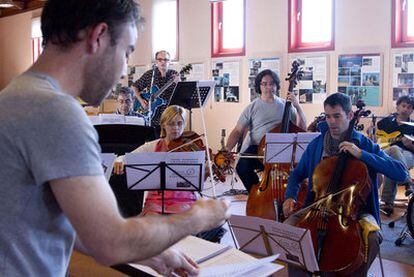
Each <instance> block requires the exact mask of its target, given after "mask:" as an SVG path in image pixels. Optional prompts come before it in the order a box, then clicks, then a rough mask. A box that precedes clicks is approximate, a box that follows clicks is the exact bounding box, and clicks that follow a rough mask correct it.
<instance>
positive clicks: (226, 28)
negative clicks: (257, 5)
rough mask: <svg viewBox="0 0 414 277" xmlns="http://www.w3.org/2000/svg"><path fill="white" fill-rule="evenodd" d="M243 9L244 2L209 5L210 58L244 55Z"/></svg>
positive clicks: (244, 15) (230, 0)
mask: <svg viewBox="0 0 414 277" xmlns="http://www.w3.org/2000/svg"><path fill="white" fill-rule="evenodd" d="M245 7H246V1H245V0H227V1H221V2H215V3H212V4H211V22H212V26H211V31H212V34H211V35H212V39H211V41H212V48H211V55H212V57H226V56H243V55H244V54H245V30H246V13H245Z"/></svg>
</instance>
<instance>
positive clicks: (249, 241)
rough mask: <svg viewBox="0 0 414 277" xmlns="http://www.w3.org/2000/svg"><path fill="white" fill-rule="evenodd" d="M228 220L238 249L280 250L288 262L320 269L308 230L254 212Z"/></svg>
mask: <svg viewBox="0 0 414 277" xmlns="http://www.w3.org/2000/svg"><path fill="white" fill-rule="evenodd" d="M228 223H229V227H230V233H231V235H232V237H233V241H234V243H235V245H236V247H237V248H238V249H239V250H241V251H244V252H247V253H253V254H258V255H262V256H270V255H273V254H275V253H279V254H280V256H279V258H280V260H282V261H284V262H286V263H288V264H292V265H295V266H299V267H301V268H303V269H305V270H307V271H309V272H318V271H319V266H318V262H317V260H316V256H315V251H314V248H313V243H312V238H311V234H310V231H309V230H306V229H302V228H298V227H295V226H291V225H288V224H285V223H280V222H277V221H274V220H269V219H263V218H258V217H252V216H240V215H232V216H231V218H230V219H229V221H228Z"/></svg>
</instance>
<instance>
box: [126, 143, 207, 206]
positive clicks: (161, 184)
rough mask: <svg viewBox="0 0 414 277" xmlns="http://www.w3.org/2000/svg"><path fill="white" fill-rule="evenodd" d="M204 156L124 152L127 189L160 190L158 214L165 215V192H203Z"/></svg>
mask: <svg viewBox="0 0 414 277" xmlns="http://www.w3.org/2000/svg"><path fill="white" fill-rule="evenodd" d="M204 155H205V152H204V151H195V152H171V153H166V152H145V153H127V154H126V155H125V169H126V174H127V183H128V188H129V189H134V190H146V191H151V190H154V191H161V197H162V198H161V207H162V208H161V209H162V210H161V213H162V214H164V213H165V212H164V206H165V205H164V204H165V199H164V192H165V190H173V191H198V192H201V191H202V189H203V176H204V160H205V157H204Z"/></svg>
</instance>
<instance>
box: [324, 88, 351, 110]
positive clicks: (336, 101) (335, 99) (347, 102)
mask: <svg viewBox="0 0 414 277" xmlns="http://www.w3.org/2000/svg"><path fill="white" fill-rule="evenodd" d="M326 105H329V106H331V107H335V106H336V105H339V106H341V108H342V109H343V110H344V112H345V113H346V114H348V113H349V112H350V111H352V102H351V97H349V96H348V95H346V94H345V93H342V92H336V93H333V94H331V95H329V96H328V97H327V98H326V99H325V101H324V102H323V106H324V107H326Z"/></svg>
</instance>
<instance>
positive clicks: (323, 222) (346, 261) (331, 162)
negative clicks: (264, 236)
mask: <svg viewBox="0 0 414 277" xmlns="http://www.w3.org/2000/svg"><path fill="white" fill-rule="evenodd" d="M362 108H363V107H359V109H358V110H357V111H356V112H355V114H354V117H353V119H352V120H351V121H350V124H349V127H348V130H347V131H346V134H345V140H347V141H350V138H351V133H352V131H353V129H354V128H355V123H356V122H357V119H358V117H359V116H360V115H361V113H362ZM312 181H313V188H312V191H313V193H314V196H315V202H314V203H313V204H311V205H309V206H308V207H306V208H304V209H303V210H300V211H298V212H297V213H296V216H299V220H298V221H297V222H296V224H295V225H296V226H298V227H301V228H305V229H308V230H310V232H311V237H312V242H313V246H314V250H315V255H316V258H317V261H318V263H319V268H320V270H321V271H322V272H334V273H335V274H337V275H341V276H349V275H350V274H352V273H353V272H355V270H357V269H358V268H359V267H360V266H361V265H362V263H363V262H364V249H365V245H364V241H363V238H362V234H361V227H360V225H359V223H358V218H357V217H358V213H359V208H360V206H361V204H362V203H364V202H365V199H366V198H367V196H368V194H369V192H370V188H371V183H370V178H369V173H368V169H367V166H366V165H365V164H364V163H363V162H361V161H360V160H358V159H355V158H353V157H351V156H350V155H349V154H347V153H344V152H341V153H340V154H339V156H332V157H329V158H326V159H324V160H322V161H321V162H320V163H319V164H318V165H317V166H316V168H315V171H314V173H313V176H312Z"/></svg>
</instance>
